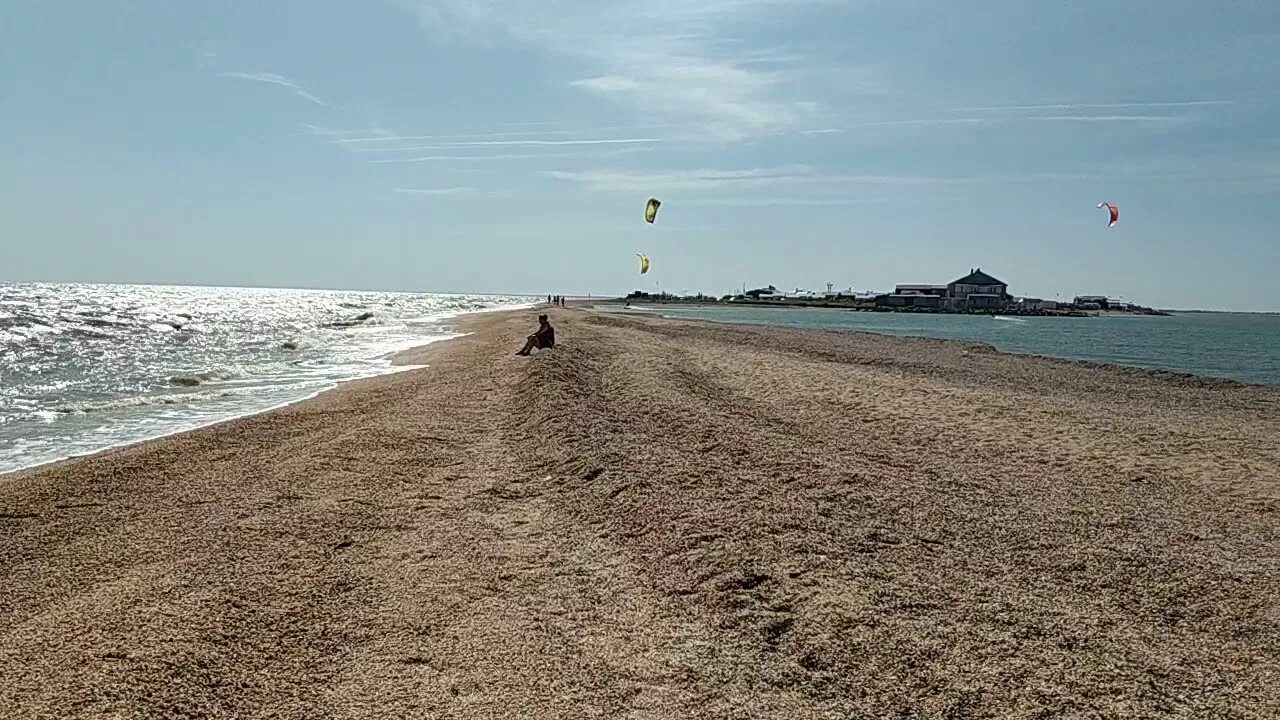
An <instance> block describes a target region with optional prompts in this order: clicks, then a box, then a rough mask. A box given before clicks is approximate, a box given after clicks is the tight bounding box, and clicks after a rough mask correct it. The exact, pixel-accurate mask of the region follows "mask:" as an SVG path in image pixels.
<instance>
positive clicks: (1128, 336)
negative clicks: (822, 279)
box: [631, 307, 1280, 385]
mask: <svg viewBox="0 0 1280 720" xmlns="http://www.w3.org/2000/svg"><path fill="white" fill-rule="evenodd" d="M636 310H645V311H649V312H656V313H658V314H661V315H664V316H667V317H673V318H697V319H702V320H715V321H720V322H731V323H758V324H766V325H783V326H788V327H801V328H823V329H837V330H863V331H868V332H877V333H885V334H890V335H919V336H925V337H936V338H948V339H957V340H976V341H979V342H985V343H990V344H991V345H994V346H995V347H997V348H999V349H1001V350H1004V351H1007V352H1019V353H1033V354H1037V355H1049V356H1052V357H1062V358H1072V359H1078V360H1093V361H1097V362H1107V363H1115V364H1118V365H1130V366H1134V367H1143V368H1153V369H1162V370H1177V371H1181V372H1189V373H1195V374H1197V375H1205V376H1211V377H1225V378H1232V379H1235V380H1242V381H1245V382H1254V383H1267V384H1276V385H1280V315H1262V314H1245V313H1240V314H1236V313H1183V314H1179V315H1174V316H1172V317H1155V316H1142V315H1132V316H1130V315H1118V316H1105V317H1089V318H1056V317H1025V318H1013V317H1010V318H992V317H989V316H986V315H941V314H939V315H933V314H923V313H922V314H913V313H875V312H851V311H848V310H827V309H822V308H751V307H647V308H635V307H633V308H632V310H631V311H636Z"/></svg>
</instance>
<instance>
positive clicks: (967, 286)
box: [947, 268, 1009, 310]
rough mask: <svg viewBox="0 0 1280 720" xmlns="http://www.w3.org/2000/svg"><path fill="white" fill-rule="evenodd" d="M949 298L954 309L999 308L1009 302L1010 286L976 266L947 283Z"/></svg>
mask: <svg viewBox="0 0 1280 720" xmlns="http://www.w3.org/2000/svg"><path fill="white" fill-rule="evenodd" d="M947 300H948V306H949V307H951V308H952V309H954V310H998V309H1000V308H1003V307H1004V306H1005V305H1008V304H1009V286H1008V285H1007V284H1005V283H1004V282H1001V281H1000V280H997V279H996V278H994V277H992V276H990V275H988V274H986V273H984V272H982V268H974V269H971V270H969V274H968V275H965V276H964V277H962V278H960V279H959V280H953V281H951V282H950V283H948V284H947Z"/></svg>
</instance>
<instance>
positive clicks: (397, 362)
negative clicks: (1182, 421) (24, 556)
mask: <svg viewBox="0 0 1280 720" xmlns="http://www.w3.org/2000/svg"><path fill="white" fill-rule="evenodd" d="M592 304H593V302H592V301H588V300H579V301H575V302H572V303H570V308H572V309H575V310H579V311H582V312H589V313H602V314H605V315H613V314H621V315H622V316H623V317H627V316H628V314H627V313H611V312H609V311H600V310H597V309H594V308H593V307H591V305H592ZM689 307H693V306H689ZM539 309H542V308H541V306H540V305H538V304H535V305H532V306H529V307H520V306H517V307H499V308H487V309H484V310H476V311H471V312H466V313H462V314H459V315H457V316H455V317H452V318H446V320H456V321H457V324H458V325H462V324H465V323H464V321H465V320H467V319H469V318H474V317H483V316H485V315H497V314H513V313H519V312H526V311H529V310H539ZM546 309H549V310H555V308H546ZM814 309H830V308H814ZM641 314H645V315H649V316H651V317H656V318H659V319H663V320H671V321H674V322H682V323H694V324H707V325H712V326H729V327H742V328H750V329H752V330H756V331H762V332H767V331H769V330H773V329H778V328H783V329H789V330H798V331H800V332H832V333H847V334H853V335H867V336H871V337H875V338H888V339H898V340H905V341H923V342H925V343H946V344H954V345H957V346H960V347H964V348H966V349H969V350H972V349H977V350H979V351H980V352H988V353H996V354H1001V355H1008V356H1013V357H1022V358H1028V359H1032V360H1036V361H1045V362H1049V363H1059V364H1064V365H1070V366H1076V367H1083V368H1088V369H1095V370H1103V371H1115V372H1120V373H1123V374H1130V375H1135V376H1139V377H1149V378H1154V379H1164V380H1169V381H1174V382H1178V383H1180V384H1184V385H1191V386H1198V387H1203V388H1207V389H1212V388H1230V387H1255V388H1268V389H1275V388H1280V384H1277V383H1265V382H1249V381H1245V380H1238V379H1236V378H1230V377H1222V376H1214V375H1201V374H1198V373H1194V372H1188V371H1184V370H1172V369H1163V368H1158V367H1144V366H1139V365H1125V364H1121V363H1115V362H1105V361H1097V360H1087V359H1083V358H1072V357H1065V356H1058V355H1046V354H1043V353H1035V352H1018V351H1014V350H1005V349H1001V348H998V347H996V346H994V345H992V344H990V343H987V342H984V341H980V340H966V339H961V338H943V337H934V336H930V335H910V334H894V333H885V332H876V331H874V330H865V329H861V328H792V327H789V326H781V325H770V324H768V323H757V322H729V321H723V320H711V319H707V318H670V317H667V316H664V315H662V314H661V313H660V311H658V310H653V311H648V310H642V311H641ZM473 334H474V332H455V333H454V334H452V335H450V336H448V337H441V338H439V339H436V340H432V341H429V342H425V343H422V344H419V345H413V346H411V347H407V348H405V349H403V350H397V351H393V352H390V353H388V354H386V355H385V359H386V360H387V362H388V365H387V366H386V368H384V370H383V372H378V373H374V374H370V375H365V376H362V377H357V378H351V379H348V380H341V381H338V382H335V383H333V384H332V385H330V386H328V387H324V388H320V389H318V390H315V391H313V392H311V393H309V394H307V395H305V396H302V397H299V398H297V399H295V400H288V401H285V402H282V403H279V404H276V405H272V406H270V407H266V408H262V409H258V410H250V411H247V412H245V413H241V414H236V415H232V416H229V417H225V418H221V419H218V420H211V421H209V422H205V423H200V424H197V425H193V426H190V427H185V428H181V429H177V430H171V431H168V432H164V433H161V434H158V435H152V436H148V437H145V438H140V439H137V440H127V441H124V442H120V443H116V444H112V445H107V446H105V447H103V448H101V449H99V450H95V451H93V452H90V453H84V454H81V455H69V456H66V457H61V458H54V459H52V460H45V461H41V462H38V463H35V464H33V465H25V466H22V467H18V468H13V469H11V470H4V471H0V483H3V482H4V481H5V479H6V478H9V477H12V476H13V475H15V474H17V473H24V472H28V471H38V470H43V469H46V468H48V467H49V466H55V465H60V464H63V463H72V462H77V461H80V460H89V459H94V458H97V457H99V456H101V455H103V454H105V453H110V452H114V451H117V450H121V449H125V448H129V447H133V446H135V445H142V444H146V443H150V442H153V441H157V440H164V439H167V438H171V437H174V436H179V435H183V434H185V433H190V432H196V431H199V430H203V429H206V428H210V427H216V426H218V425H221V424H224V423H231V422H236V421H239V420H243V419H246V418H252V417H254V416H257V415H262V414H266V413H272V412H276V411H278V410H281V409H284V408H288V407H291V406H295V405H299V404H303V403H306V402H310V401H312V400H314V399H316V398H317V397H320V396H322V395H324V394H326V393H331V392H336V391H339V390H342V389H343V388H344V387H346V386H347V385H349V384H352V383H360V382H364V381H368V380H376V379H378V378H381V377H384V376H389V375H395V374H397V373H402V372H408V371H412V370H421V369H425V368H427V367H428V365H427V364H425V363H423V362H421V360H422V358H424V357H426V356H427V355H429V354H430V353H431V351H432V350H433V349H438V348H440V347H441V346H444V345H448V344H449V343H453V342H457V341H459V340H461V339H463V338H466V337H468V336H471V335H473ZM415 359H417V360H418V362H415Z"/></svg>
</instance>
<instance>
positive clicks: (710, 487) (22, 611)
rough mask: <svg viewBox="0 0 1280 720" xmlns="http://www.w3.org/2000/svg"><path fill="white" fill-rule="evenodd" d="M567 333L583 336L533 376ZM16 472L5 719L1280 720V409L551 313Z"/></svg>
mask: <svg viewBox="0 0 1280 720" xmlns="http://www.w3.org/2000/svg"><path fill="white" fill-rule="evenodd" d="M537 312H549V313H550V314H551V317H552V322H553V323H554V324H555V326H556V331H557V339H558V341H559V342H560V346H558V347H557V348H556V349H555V350H553V351H550V352H540V353H536V354H535V355H534V356H532V357H528V358H523V357H516V356H514V351H515V350H516V349H517V348H518V347H519V346H520V344H521V342H522V341H523V338H524V336H525V335H526V334H527V333H529V332H531V331H532V330H533V328H534V325H535V322H536V321H535V319H534V318H535V316H536V314H537ZM464 329H465V330H467V331H469V332H471V333H472V334H471V335H469V336H467V337H464V338H461V339H458V340H454V341H450V342H447V343H441V344H437V345H432V346H428V347H427V348H425V349H423V350H420V351H415V352H411V353H409V354H408V355H407V356H406V357H404V358H403V360H404V362H407V363H411V364H428V365H429V367H427V368H425V369H419V370H412V371H407V372H403V373H399V374H396V375H390V376H385V377H381V378H376V379H370V380H363V381H358V382H353V383H349V384H346V385H344V386H342V387H341V388H340V389H338V390H336V391H333V392H329V393H325V394H323V395H321V396H319V397H317V398H315V399H312V400H309V401H307V402H304V403H300V404H297V405H293V406H290V407H286V408H282V409H279V410H275V411H272V412H269V413H265V414H262V415H256V416H253V417H249V418H244V419H241V420H236V421H232V422H228V423H223V424H220V425H216V426H212V427H208V428H204V429H201V430H197V431H194V432H190V433H186V434H182V435H176V436H172V437H168V438H163V439H160V440H156V441H152V442H148V443H143V444H139V445H135V446H131V447H127V448H122V449H119V450H115V451H111V452H107V453H104V454H101V455H97V456H93V457H90V458H84V459H79V460H72V461H67V462H63V463H59V464H56V465H51V466H46V467H42V468H38V469H36V470H34V471H28V472H24V473H18V474H13V475H6V476H0V578H3V581H2V582H0V678H3V681H2V682H0V716H2V717H14V718H81V717H84V718H89V717H93V718H102V717H107V718H168V717H174V718H176V717H225V718H258V717H263V718H265V717H272V718H308V719H311V718H637V719H639V718H644V719H646V720H648V719H653V720H657V719H660V718H661V719H666V718H673V719H674V718H837V717H841V718H842V717H870V718H952V719H955V718H1145V717H1181V718H1209V717H1214V718H1274V717H1280V389H1277V388H1268V387H1262V386H1251V385H1244V384H1239V383H1235V382H1231V381H1221V380H1206V379H1198V378H1193V377H1190V376H1184V375H1176V374H1170V373H1153V372H1146V371H1138V370H1126V369H1120V368H1113V367H1104V366H1097V365H1091V364H1087V363H1078V362H1066V361H1055V360H1047V359H1042V358H1033V357H1019V356H1013V355H1006V354H1001V353H997V352H995V351H994V350H992V349H991V348H989V347H986V346H982V345H976V344H964V343H955V342H945V341H933V340H917V339H904V338H889V337H879V336H873V335H867V334H859V333H832V332H816V331H800V330H786V329H778V328H757V327H746V326H718V325H712V324H706V323H693V322H680V321H671V320H661V319H657V318H651V317H645V316H638V315H621V314H598V313H593V312H589V311H586V310H583V309H576V308H569V309H564V310H561V309H552V310H547V311H521V312H514V313H495V314H489V315H483V316H476V317H473V318H470V319H468V320H466V321H465V323H464Z"/></svg>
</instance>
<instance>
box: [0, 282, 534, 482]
mask: <svg viewBox="0 0 1280 720" xmlns="http://www.w3.org/2000/svg"><path fill="white" fill-rule="evenodd" d="M532 303H533V299H531V298H527V297H518V296H493V295H450V294H430V293H384V292H346V291H319V290H270V289H250V288H204V287H161V286H126V285H90V284H0V472H6V471H10V470H14V469H18V468H21V467H26V466H30V465H35V464H39V463H43V462H48V461H51V460H56V459H59V458H64V457H68V456H73V455H81V454H86V453H91V452H94V451H97V450H101V449H104V448H108V447H112V446H115V445H120V444H125V443H129V442H136V441H138V440H143V439H146V438H150V437H156V436H160V435H165V434H169V433H173V432H178V431H181V430H186V429H190V428H194V427H198V426H200V425H205V424H209V423H212V422H216V421H219V420H226V419H230V418H233V417H237V416H240V415H245V414H248V413H253V412H258V411H261V410H265V409H268V408H271V407H274V406H278V405H281V404H285V403H289V402H294V401H297V400H300V399H302V398H306V397H309V396H311V395H314V394H315V393H317V392H319V391H321V390H324V389H326V388H330V387H333V386H334V385H335V384H337V383H338V382H341V381H344V380H351V379H355V378H360V377H368V376H371V375H377V374H380V373H386V372H392V371H394V370H395V369H396V368H393V367H392V365H391V356H392V355H393V354H395V353H396V352H398V351H400V350H404V349H407V348H409V347H413V346H415V345H421V344H425V343H428V342H432V341H434V340H440V339H444V338H448V337H452V336H454V335H456V333H455V332H454V331H453V330H452V322H451V321H452V320H453V319H454V318H457V317H458V316H459V315H461V314H464V313H470V312H477V311H484V310H490V309H500V308H510V307H519V306H522V305H523V306H529V305H531V304H532Z"/></svg>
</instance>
